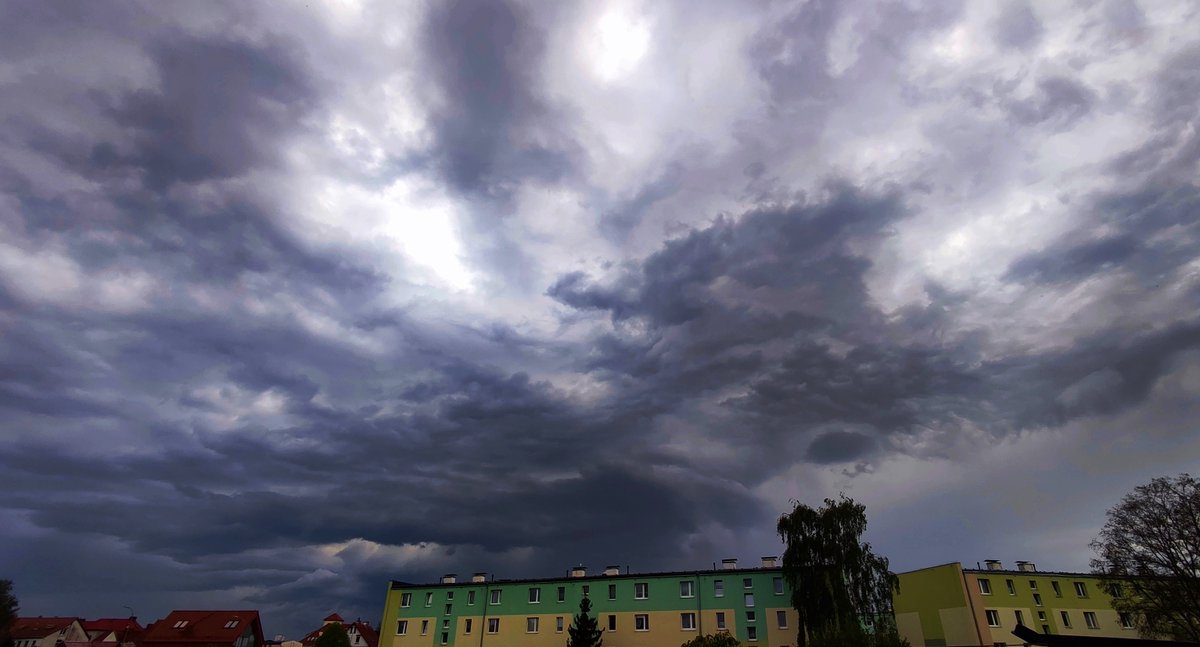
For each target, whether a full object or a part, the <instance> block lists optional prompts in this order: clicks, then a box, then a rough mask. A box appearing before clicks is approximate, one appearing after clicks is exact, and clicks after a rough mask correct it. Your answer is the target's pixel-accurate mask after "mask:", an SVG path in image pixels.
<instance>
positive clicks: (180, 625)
mask: <svg viewBox="0 0 1200 647" xmlns="http://www.w3.org/2000/svg"><path fill="white" fill-rule="evenodd" d="M187 623H188V621H187V620H180V621H179V622H176V623H175V624H174V627H175V628H176V629H182V628H184V627H186V626H187ZM59 633H62V632H59Z"/></svg>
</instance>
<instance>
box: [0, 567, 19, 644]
mask: <svg viewBox="0 0 1200 647" xmlns="http://www.w3.org/2000/svg"><path fill="white" fill-rule="evenodd" d="M19 610H20V607H19V606H18V605H17V596H15V595H13V592H12V581H11V580H0V647H10V646H11V645H12V626H13V623H14V622H16V620H17V613H18V612H19Z"/></svg>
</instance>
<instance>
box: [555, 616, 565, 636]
mask: <svg viewBox="0 0 1200 647" xmlns="http://www.w3.org/2000/svg"><path fill="white" fill-rule="evenodd" d="M562 632H563V617H562V616H559V617H557V618H555V619H554V633H556V634H560V633H562Z"/></svg>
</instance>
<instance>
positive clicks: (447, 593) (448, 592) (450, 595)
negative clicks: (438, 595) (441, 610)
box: [446, 591, 454, 600]
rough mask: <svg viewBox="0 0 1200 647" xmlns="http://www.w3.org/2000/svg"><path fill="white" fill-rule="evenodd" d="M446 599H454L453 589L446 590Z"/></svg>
mask: <svg viewBox="0 0 1200 647" xmlns="http://www.w3.org/2000/svg"><path fill="white" fill-rule="evenodd" d="M446 599H447V600H453V599H454V591H446Z"/></svg>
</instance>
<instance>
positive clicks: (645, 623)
mask: <svg viewBox="0 0 1200 647" xmlns="http://www.w3.org/2000/svg"><path fill="white" fill-rule="evenodd" d="M633 630H634V631H650V616H649V615H647V614H645V613H639V614H637V615H635V616H633Z"/></svg>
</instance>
